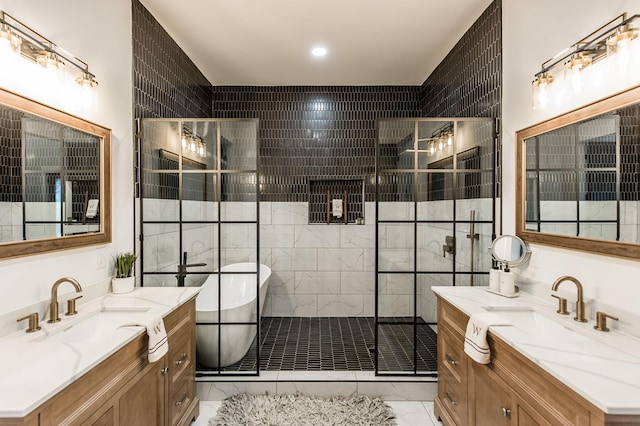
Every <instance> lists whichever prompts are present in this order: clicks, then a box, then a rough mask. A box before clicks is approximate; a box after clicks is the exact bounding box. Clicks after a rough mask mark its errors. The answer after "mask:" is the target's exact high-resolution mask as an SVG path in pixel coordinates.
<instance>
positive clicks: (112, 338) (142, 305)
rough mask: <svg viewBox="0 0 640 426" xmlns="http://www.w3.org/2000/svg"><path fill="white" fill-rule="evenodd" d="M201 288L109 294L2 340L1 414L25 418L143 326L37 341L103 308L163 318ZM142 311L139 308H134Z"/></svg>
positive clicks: (2, 415) (119, 346)
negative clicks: (102, 334) (97, 336)
mask: <svg viewBox="0 0 640 426" xmlns="http://www.w3.org/2000/svg"><path fill="white" fill-rule="evenodd" d="M199 291H200V288H199V287H181V288H167V287H142V288H140V287H137V288H136V289H135V290H134V291H133V292H131V293H126V294H107V295H105V296H103V297H100V298H98V299H96V300H93V301H91V302H89V303H86V304H84V305H82V306H80V307H79V308H78V314H77V315H76V316H74V317H73V318H71V317H65V316H64V315H61V318H62V321H61V322H59V323H55V324H48V323H47V322H46V321H42V322H41V326H42V330H40V331H37V332H35V333H25V332H24V330H23V331H20V332H16V333H13V334H10V335H8V336H6V337H3V338H2V339H0V418H3V417H4V418H11V417H16V418H20V417H24V416H26V415H27V414H29V413H30V412H31V411H33V410H34V409H36V408H37V407H38V406H40V405H41V404H42V403H44V402H45V401H47V400H48V399H49V398H51V397H53V396H54V395H55V394H57V393H58V392H60V391H61V390H62V389H63V388H65V387H66V386H68V385H69V384H71V383H72V382H73V381H75V380H76V379H78V378H79V377H80V376H82V375H83V374H85V373H86V372H88V371H89V370H91V369H92V368H93V367H95V366H96V365H98V364H99V363H100V362H101V361H103V360H105V359H106V358H108V357H109V356H110V355H112V354H113V353H115V352H116V351H117V350H118V349H120V348H122V347H124V346H125V345H126V344H127V343H129V342H130V341H132V340H133V339H134V338H135V337H136V336H138V335H140V334H142V333H144V332H145V331H144V328H143V327H123V328H118V329H116V330H115V331H113V332H110V333H108V334H107V335H106V336H105V338H103V339H99V340H92V341H90V342H81V343H78V342H75V343H64V342H55V341H39V339H42V338H45V337H47V336H49V335H53V334H55V333H57V332H60V331H61V330H63V329H65V328H68V327H69V326H71V325H72V324H75V323H77V322H80V321H82V320H83V319H86V318H87V317H89V316H91V315H92V314H95V313H96V312H99V311H101V310H103V309H128V308H130V309H133V310H135V309H138V310H144V313H145V315H158V316H160V317H165V316H166V315H167V314H169V313H170V312H172V311H173V310H175V309H177V308H178V307H179V306H180V305H182V304H183V303H184V302H186V301H188V300H189V299H191V298H192V297H194V296H195V295H197V294H198V292H199ZM138 312H140V311H138Z"/></svg>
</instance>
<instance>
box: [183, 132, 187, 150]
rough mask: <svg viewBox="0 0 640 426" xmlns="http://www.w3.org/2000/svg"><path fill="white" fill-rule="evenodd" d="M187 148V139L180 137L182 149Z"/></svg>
mask: <svg viewBox="0 0 640 426" xmlns="http://www.w3.org/2000/svg"><path fill="white" fill-rule="evenodd" d="M186 147H187V137H186V136H185V135H182V148H186Z"/></svg>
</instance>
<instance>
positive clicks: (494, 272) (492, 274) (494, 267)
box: [489, 260, 501, 291]
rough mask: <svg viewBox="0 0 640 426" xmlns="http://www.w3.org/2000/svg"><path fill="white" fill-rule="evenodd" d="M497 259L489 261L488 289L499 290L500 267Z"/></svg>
mask: <svg viewBox="0 0 640 426" xmlns="http://www.w3.org/2000/svg"><path fill="white" fill-rule="evenodd" d="M499 266H500V265H499V263H498V261H497V260H493V261H492V262H491V269H490V270H489V290H491V291H500V272H501V271H500V268H499Z"/></svg>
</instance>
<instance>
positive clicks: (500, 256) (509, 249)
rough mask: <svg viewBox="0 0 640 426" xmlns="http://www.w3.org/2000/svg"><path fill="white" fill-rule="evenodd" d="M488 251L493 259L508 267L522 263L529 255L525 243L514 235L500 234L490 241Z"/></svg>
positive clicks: (529, 252)
mask: <svg viewBox="0 0 640 426" xmlns="http://www.w3.org/2000/svg"><path fill="white" fill-rule="evenodd" d="M489 253H491V256H493V258H494V259H495V260H497V261H498V262H501V263H503V264H504V265H508V266H509V267H511V266H520V265H522V264H523V263H525V262H526V261H527V260H528V259H529V256H530V255H531V251H530V250H529V247H528V246H527V244H526V243H525V242H524V241H522V239H521V238H519V237H516V236H515V235H500V236H499V237H498V238H496V239H495V240H493V243H491V246H490V247H489Z"/></svg>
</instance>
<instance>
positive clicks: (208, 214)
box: [136, 119, 261, 375]
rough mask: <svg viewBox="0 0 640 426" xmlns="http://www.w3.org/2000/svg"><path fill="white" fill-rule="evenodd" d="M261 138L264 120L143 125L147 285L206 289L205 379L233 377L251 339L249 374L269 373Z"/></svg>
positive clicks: (142, 243) (202, 330)
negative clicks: (263, 329) (263, 306)
mask: <svg viewBox="0 0 640 426" xmlns="http://www.w3.org/2000/svg"><path fill="white" fill-rule="evenodd" d="M257 135H258V120H255V119H142V120H140V121H139V123H138V147H137V148H138V157H137V159H138V164H137V166H138V167H137V175H138V176H137V183H138V186H137V188H136V190H137V195H138V201H139V202H138V203H137V206H136V207H137V209H136V211H137V214H138V215H139V217H138V219H137V223H139V224H140V229H139V242H138V244H139V246H138V250H139V251H138V252H139V254H140V264H141V285H142V286H162V287H180V286H202V290H201V293H200V295H199V296H198V299H197V303H196V305H197V308H196V309H197V313H196V322H197V325H196V346H197V354H198V357H197V358H198V359H197V361H198V371H199V374H200V375H219V374H224V373H225V367H226V366H228V365H230V364H233V363H234V362H236V361H235V357H237V354H230V353H228V352H229V350H230V349H234V350H235V351H236V352H237V351H238V350H242V351H244V350H245V349H239V348H241V347H242V346H243V345H240V344H239V343H238V342H239V341H241V340H242V341H248V342H249V343H247V344H246V346H249V347H248V349H246V350H247V354H250V355H251V356H248V357H246V359H253V360H254V365H252V366H249V368H246V369H245V372H246V373H248V374H258V371H259V370H258V368H259V365H258V362H257V360H258V359H259V354H258V350H259V338H260V336H259V335H260V333H259V328H260V321H259V315H257V314H256V313H257V312H259V306H260V298H261V294H260V291H259V290H260V289H259V283H260V267H259V266H260V263H259V249H258V248H259V203H258V200H259V183H258V182H259V171H258V169H259V166H258V163H259V161H258V137H257ZM238 282H244V284H242V285H238V284H237V283H238ZM235 293H239V294H235ZM243 297H245V298H246V300H242V303H243V304H244V305H246V306H245V311H246V312H245V313H243V314H242V315H236V314H235V311H233V306H236V305H237V303H239V301H240V300H241V299H242V298H243ZM254 337H255V338H254ZM242 355H244V352H243V354H242ZM240 358H242V356H240ZM235 374H238V373H237V372H236V373H235Z"/></svg>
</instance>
